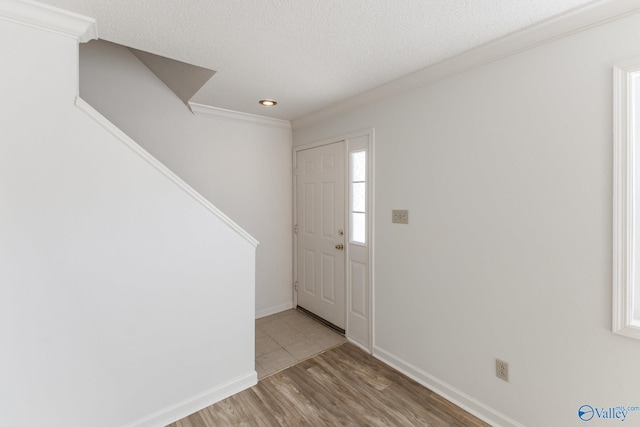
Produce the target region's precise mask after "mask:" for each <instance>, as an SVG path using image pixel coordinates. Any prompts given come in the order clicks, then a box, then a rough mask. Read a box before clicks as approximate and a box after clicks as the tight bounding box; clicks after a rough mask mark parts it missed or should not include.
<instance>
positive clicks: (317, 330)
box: [256, 310, 347, 379]
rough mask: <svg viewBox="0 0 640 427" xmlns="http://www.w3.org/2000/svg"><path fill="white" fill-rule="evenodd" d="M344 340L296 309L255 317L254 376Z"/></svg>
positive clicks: (261, 376) (286, 366)
mask: <svg viewBox="0 0 640 427" xmlns="http://www.w3.org/2000/svg"><path fill="white" fill-rule="evenodd" d="M345 342H347V340H346V339H345V338H344V337H343V336H342V335H340V334H338V333H336V332H334V331H333V330H331V329H329V328H327V327H326V326H324V325H322V324H321V323H319V322H317V321H316V320H314V319H312V318H311V317H309V316H307V315H305V314H303V313H301V312H299V311H298V310H287V311H283V312H281V313H278V314H274V315H271V316H267V317H263V318H261V319H258V320H256V371H257V372H258V379H261V378H264V377H266V376H267V375H271V374H273V373H276V372H279V371H281V370H283V369H286V368H289V367H291V366H293V365H295V364H297V363H298V362H301V361H303V360H305V359H308V358H310V357H312V356H315V355H316V354H318V353H322V352H323V351H325V350H328V349H330V348H333V347H335V346H337V345H340V344H343V343H345Z"/></svg>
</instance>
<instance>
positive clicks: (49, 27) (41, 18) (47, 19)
mask: <svg viewBox="0 0 640 427" xmlns="http://www.w3.org/2000/svg"><path fill="white" fill-rule="evenodd" d="M0 19H2V20H5V21H10V22H16V23H19V24H22V25H28V26H30V27H33V28H38V29H41V30H44V31H48V32H51V33H55V34H60V35H63V36H67V37H71V38H74V39H76V40H78V42H81V43H84V42H88V41H89V40H93V39H97V38H98V29H97V25H96V20H95V19H93V18H88V17H86V16H82V15H78V14H76V13H73V12H69V11H66V10H63V9H58V8H56V7H53V6H49V5H45V4H42V3H38V2H35V1H31V0H0Z"/></svg>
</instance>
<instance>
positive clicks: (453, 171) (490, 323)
mask: <svg viewBox="0 0 640 427" xmlns="http://www.w3.org/2000/svg"><path fill="white" fill-rule="evenodd" d="M633 55H640V15H635V16H631V17H627V18H624V19H621V20H619V21H615V22H612V23H609V24H606V25H603V26H599V27H596V28H593V29H590V30H588V31H585V32H581V33H577V34H574V35H572V36H569V37H566V38H563V39H560V40H557V41H554V42H552V43H549V44H545V45H542V46H539V47H537V48H535V49H532V50H529V51H525V52H522V53H519V54H517V55H514V56H512V57H509V58H506V59H504V60H501V61H498V62H495V63H492V64H490V65H487V66H484V67H481V68H478V69H475V70H472V71H469V72H466V73H464V74H461V75H457V76H454V77H451V78H449V79H447V80H444V81H440V82H438V83H435V84H431V85H428V86H425V87H422V88H421V89H418V90H415V91H412V92H411V93H404V94H401V95H397V96H395V97H393V98H390V99H387V100H386V101H385V102H384V103H383V102H377V103H375V104H370V105H367V106H364V107H362V108H359V109H357V110H355V111H352V112H349V113H345V114H341V116H340V117H336V118H333V119H329V120H326V121H324V122H322V123H319V124H315V125H312V126H309V127H305V128H300V129H296V128H294V145H301V144H304V143H309V142H312V141H316V140H322V139H324V138H328V137H331V136H333V135H339V134H344V133H347V132H351V131H354V130H358V129H363V128H367V127H374V128H375V135H376V141H375V143H376V165H375V167H376V190H375V202H376V208H375V214H376V218H377V222H376V224H375V236H376V267H375V281H376V282H375V283H376V286H375V345H376V352H377V354H378V355H382V356H384V357H386V359H387V360H390V361H393V362H394V363H396V364H397V365H398V366H401V367H403V368H405V369H407V370H411V369H413V368H415V370H414V371H413V373H414V376H416V377H419V378H421V379H423V380H424V381H425V382H431V383H434V384H435V383H437V381H442V382H443V383H442V384H440V385H441V386H442V387H441V388H442V389H444V390H446V389H447V388H448V387H452V388H449V389H448V390H449V392H451V394H452V395H453V396H454V397H456V398H458V399H459V400H461V401H465V399H467V398H472V399H476V400H477V401H479V402H480V403H481V404H480V405H478V406H479V407H481V406H483V405H484V406H486V407H488V408H493V409H494V410H496V411H498V412H499V413H501V414H504V415H505V416H506V417H511V418H512V419H515V420H516V421H518V422H520V423H522V424H524V425H527V426H572V425H582V424H583V423H584V422H583V421H581V420H579V419H578V416H577V411H578V408H579V407H580V406H581V405H582V404H590V405H592V406H598V407H609V406H615V405H637V406H640V388H639V386H638V384H640V363H639V360H640V359H639V358H638V357H639V355H640V342H637V341H634V340H631V339H629V338H624V337H621V336H617V335H614V334H613V333H612V332H611V284H612V279H611V274H612V260H611V250H612V249H611V248H612V89H611V87H612V64H613V63H614V62H616V61H618V60H621V59H624V58H627V57H630V56H633ZM392 209H409V211H410V215H409V218H410V225H408V226H402V225H395V224H391V210H392ZM496 357H498V358H501V359H504V360H506V361H508V362H509V364H510V375H511V380H510V382H509V383H505V382H502V381H501V380H499V379H497V378H496V377H495V376H494V372H495V367H494V358H496ZM456 390H457V391H456ZM466 401H467V403H468V402H471V403H473V401H472V400H466ZM471 406H473V405H471ZM486 407H485V409H487V408H486ZM487 411H489V412H486V413H485V415H486V416H489V417H492V419H493V420H494V421H495V422H500V420H501V418H500V415H499V414H493V415H492V414H491V413H490V409H487ZM487 414H488V415H487ZM502 422H505V423H506V422H508V420H505V419H502ZM625 424H629V425H640V413H635V414H629V417H628V418H627V422H626V423H625ZM589 425H594V426H595V425H615V422H611V421H609V422H607V421H602V420H592V421H590V423H589Z"/></svg>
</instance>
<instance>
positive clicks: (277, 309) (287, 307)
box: [256, 301, 293, 319]
mask: <svg viewBox="0 0 640 427" xmlns="http://www.w3.org/2000/svg"><path fill="white" fill-rule="evenodd" d="M292 308H293V301H290V302H287V303H285V304H280V305H274V306H273V307H268V308H263V309H262V310H256V319H260V318H261V317H267V316H271V315H272V314H276V313H280V312H281V311H285V310H291V309H292Z"/></svg>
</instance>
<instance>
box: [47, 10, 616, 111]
mask: <svg viewBox="0 0 640 427" xmlns="http://www.w3.org/2000/svg"><path fill="white" fill-rule="evenodd" d="M40 1H41V2H42V3H47V4H50V5H53V6H57V7H60V8H63V9H67V10H71V11H74V12H77V13H80V14H83V15H86V16H90V17H93V18H96V19H97V22H98V35H99V37H100V38H101V39H104V40H108V41H111V42H114V43H119V44H123V45H126V46H129V47H133V48H135V49H139V50H143V51H147V52H151V53H153V54H156V55H161V56H165V57H168V58H171V59H175V60H178V61H182V62H186V63H189V64H193V65H197V66H200V67H205V68H209V69H212V70H215V71H216V74H215V75H214V77H213V78H212V79H211V80H210V81H209V82H208V83H207V84H206V85H205V86H204V87H203V88H202V90H200V92H198V93H197V94H196V96H195V97H194V98H193V99H192V100H193V101H195V102H198V103H201V104H206V105H211V106H214V107H219V108H225V109H229V110H235V111H241V112H246V113H251V114H259V115H263V116H269V117H274V118H279V119H286V120H293V119H297V118H300V117H303V116H305V115H307V114H309V113H312V112H314V111H317V110H319V109H321V108H325V107H327V106H329V105H332V104H335V103H338V102H340V101H343V100H345V99H347V98H349V97H352V96H354V95H357V94H359V93H362V92H364V91H367V90H369V89H372V88H374V87H377V86H379V85H381V84H383V83H386V82H388V81H391V80H394V79H397V78H400V77H402V76H404V75H407V74H409V73H412V72H415V71H417V70H420V69H423V68H425V67H428V66H430V65H433V64H435V63H437V62H439V61H442V60H445V59H447V58H450V57H452V56H455V55H457V54H459V53H462V52H464V51H466V50H469V49H472V48H474V47H477V46H480V45H482V44H484V43H487V42H489V41H492V40H495V39H497V38H500V37H502V36H505V35H507V34H509V33H512V32H515V31H518V30H521V29H523V28H526V27H528V26H531V25H533V24H536V23H539V22H540V21H543V20H545V19H548V18H550V17H553V16H556V15H558V14H561V13H564V12H567V11H569V10H571V9H574V8H577V7H580V6H584V5H587V4H594V3H602V2H605V1H606V0H598V1H593V0H395V1H393V0H270V1H265V0H112V1H108V0H40ZM262 98H273V99H276V100H277V101H278V103H279V104H278V106H276V107H273V108H265V107H262V106H260V105H258V100H260V99H262Z"/></svg>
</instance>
